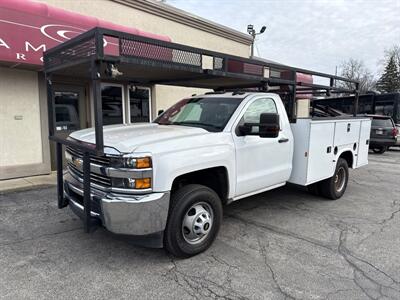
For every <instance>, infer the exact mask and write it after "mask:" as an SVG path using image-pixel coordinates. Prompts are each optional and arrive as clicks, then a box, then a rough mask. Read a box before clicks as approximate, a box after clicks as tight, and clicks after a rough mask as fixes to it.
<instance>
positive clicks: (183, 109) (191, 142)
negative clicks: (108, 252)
mask: <svg viewBox="0 0 400 300" xmlns="http://www.w3.org/2000/svg"><path fill="white" fill-rule="evenodd" d="M370 126H371V121H370V119H368V118H346V119H343V118H342V119H341V118H331V119H326V118H321V119H311V118H304V119H297V121H296V123H289V120H288V117H287V114H286V110H285V107H284V104H283V103H282V101H281V99H280V97H279V96H278V95H277V94H273V93H259V92H254V93H245V92H225V93H207V94H205V95H199V96H193V97H191V98H187V99H183V100H181V101H180V102H178V103H177V104H175V105H174V106H172V107H171V108H169V109H168V110H166V111H165V112H164V113H162V114H161V115H160V116H159V117H158V118H157V119H156V120H155V121H154V122H153V123H146V124H134V125H112V126H106V127H104V145H105V153H106V155H105V156H92V157H91V164H90V176H91V201H92V204H91V208H92V211H91V216H92V217H93V218H97V219H99V220H100V221H101V223H102V224H103V226H104V227H106V228H107V229H108V230H109V231H111V232H113V233H116V234H123V235H133V236H140V237H141V238H143V237H145V238H146V240H147V241H148V245H152V246H156V247H162V246H164V247H165V248H166V249H167V250H168V251H169V252H171V253H172V254H174V255H176V256H179V257H188V256H192V255H195V254H197V253H200V252H202V251H204V250H205V249H207V248H208V247H209V246H210V245H211V243H212V242H213V241H214V239H215V237H216V235H217V233H218V230H219V228H220V225H221V222H222V207H223V205H224V204H228V203H230V202H232V201H236V200H239V199H242V198H245V197H248V196H251V195H254V194H257V193H261V192H264V191H268V190H271V189H274V188H277V187H280V186H283V185H285V184H286V183H287V182H290V183H294V184H299V185H303V186H308V187H309V190H310V191H311V192H312V193H314V194H318V195H321V196H324V197H326V198H329V199H333V200H335V199H338V198H340V197H341V196H342V195H343V193H344V192H345V190H346V186H347V182H348V178H349V171H348V169H349V168H353V169H356V168H358V167H360V166H363V165H365V164H367V162H368V160H367V159H368V143H369V134H370ZM69 139H73V140H75V141H79V142H82V143H85V144H86V143H90V144H93V143H95V134H94V129H85V130H80V131H76V132H74V133H72V134H71V135H70V137H69ZM66 159H67V161H68V167H67V170H66V173H65V175H64V196H65V197H66V198H67V199H68V201H69V206H70V207H71V208H72V210H73V211H74V212H75V213H76V214H78V215H82V213H83V204H82V201H83V200H82V195H83V184H82V183H83V175H82V153H80V152H79V151H77V150H76V149H73V148H71V147H67V149H66ZM266 196H267V195H266Z"/></svg>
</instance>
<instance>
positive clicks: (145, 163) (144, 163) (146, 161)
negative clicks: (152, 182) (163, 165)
mask: <svg viewBox="0 0 400 300" xmlns="http://www.w3.org/2000/svg"><path fill="white" fill-rule="evenodd" d="M136 168H137V169H146V168H151V158H150V157H141V158H136Z"/></svg>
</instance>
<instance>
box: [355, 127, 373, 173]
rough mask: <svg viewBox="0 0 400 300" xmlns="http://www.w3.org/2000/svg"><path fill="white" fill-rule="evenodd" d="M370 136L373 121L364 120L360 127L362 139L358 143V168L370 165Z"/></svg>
mask: <svg viewBox="0 0 400 300" xmlns="http://www.w3.org/2000/svg"><path fill="white" fill-rule="evenodd" d="M370 134H371V120H362V121H361V126H360V139H359V142H358V152H357V168H358V167H361V166H364V165H366V164H368V150H369V139H370Z"/></svg>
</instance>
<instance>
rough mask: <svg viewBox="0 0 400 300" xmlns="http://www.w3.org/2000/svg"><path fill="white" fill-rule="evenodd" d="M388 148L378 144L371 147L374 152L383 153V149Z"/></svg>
mask: <svg viewBox="0 0 400 300" xmlns="http://www.w3.org/2000/svg"><path fill="white" fill-rule="evenodd" d="M387 149H388V147H385V146H380V147H374V148H372V151H373V152H374V153H376V154H383V153H385V151H386V150H387Z"/></svg>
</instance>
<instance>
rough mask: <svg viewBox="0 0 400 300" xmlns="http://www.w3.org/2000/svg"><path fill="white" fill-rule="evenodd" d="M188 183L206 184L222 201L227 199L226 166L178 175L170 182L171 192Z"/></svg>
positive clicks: (227, 180) (227, 179)
mask: <svg viewBox="0 0 400 300" xmlns="http://www.w3.org/2000/svg"><path fill="white" fill-rule="evenodd" d="M188 184H201V185H204V186H207V187H208V188H210V189H212V190H213V191H215V192H216V193H217V195H218V196H219V197H220V199H221V200H222V202H223V203H226V202H227V200H228V194H229V178H228V170H227V169H226V167H222V166H220V167H212V168H207V169H202V170H197V171H193V172H189V173H185V174H182V175H179V176H177V177H175V179H174V180H173V182H172V188H171V192H172V193H173V192H174V191H176V190H178V189H179V188H181V187H183V186H185V185H188Z"/></svg>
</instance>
